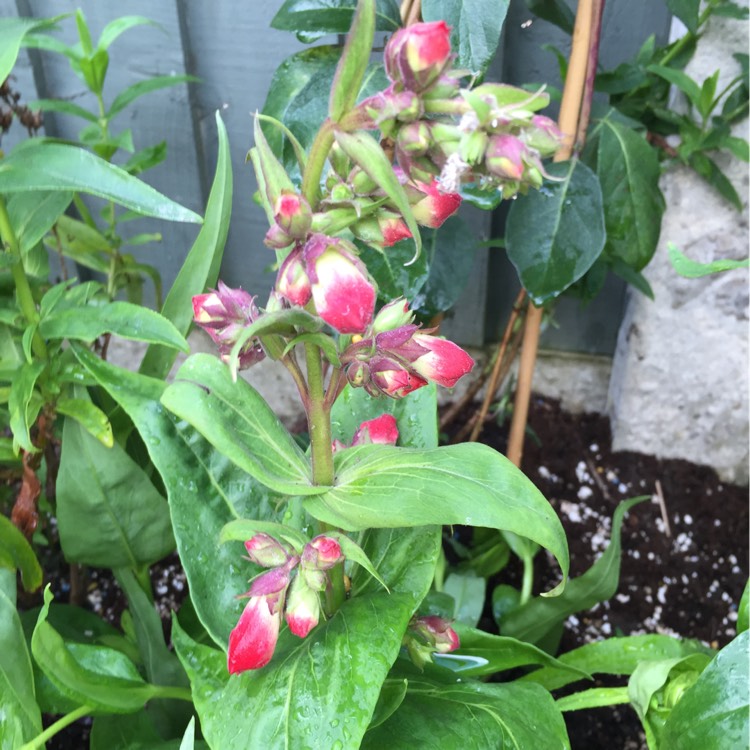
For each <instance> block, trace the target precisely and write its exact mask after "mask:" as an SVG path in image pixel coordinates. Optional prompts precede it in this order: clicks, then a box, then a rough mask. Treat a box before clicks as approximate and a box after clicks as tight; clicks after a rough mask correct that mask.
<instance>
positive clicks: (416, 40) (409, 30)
mask: <svg viewBox="0 0 750 750" xmlns="http://www.w3.org/2000/svg"><path fill="white" fill-rule="evenodd" d="M384 57H385V70H386V73H387V74H388V77H389V78H390V79H391V80H392V81H393V82H394V83H398V84H402V85H403V86H404V87H405V88H407V89H409V90H410V91H415V92H417V93H420V92H421V91H424V90H425V89H427V88H428V87H429V86H430V84H432V83H433V82H434V81H436V80H437V79H438V78H439V77H440V74H441V73H442V72H443V70H445V68H446V67H447V65H448V63H449V62H450V57H451V42H450V28H449V27H448V25H447V24H446V23H445V21H434V22H432V23H415V24H413V25H412V26H407V27H406V28H404V29H400V30H399V31H397V32H396V33H395V34H394V35H393V36H392V37H391V38H390V40H389V41H388V44H387V45H386V47H385V53H384Z"/></svg>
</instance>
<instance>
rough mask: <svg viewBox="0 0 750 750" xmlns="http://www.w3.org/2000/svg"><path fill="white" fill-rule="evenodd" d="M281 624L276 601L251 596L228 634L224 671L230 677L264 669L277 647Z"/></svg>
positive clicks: (269, 598)
mask: <svg viewBox="0 0 750 750" xmlns="http://www.w3.org/2000/svg"><path fill="white" fill-rule="evenodd" d="M280 622H281V606H280V604H279V600H278V599H274V598H273V597H266V596H251V597H250V601H249V602H248V603H247V606H246V607H245V609H244V611H243V612H242V615H241V617H240V619H239V622H238V623H237V625H236V626H235V627H234V629H233V630H232V632H231V633H230V634H229V651H228V652H227V668H228V669H229V673H230V674H237V673H239V672H244V671H246V670H248V669H260V668H261V667H265V666H266V664H268V662H269V661H271V657H272V656H273V652H274V649H275V648H276V641H277V640H278V637H279V625H280Z"/></svg>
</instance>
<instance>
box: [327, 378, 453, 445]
mask: <svg viewBox="0 0 750 750" xmlns="http://www.w3.org/2000/svg"><path fill="white" fill-rule="evenodd" d="M382 414H392V415H393V416H394V417H395V418H396V425H397V426H398V434H399V443H400V444H401V445H404V446H409V447H412V448H437V445H438V430H437V388H436V387H435V385H433V384H431V385H429V386H425V387H424V388H419V389H418V390H416V391H413V392H412V393H410V394H409V395H408V396H405V397H404V398H401V399H391V398H387V399H386V398H374V397H373V396H370V395H369V394H368V393H367V392H366V391H365V389H364V388H352V387H351V386H348V385H347V386H346V388H344V390H343V391H342V392H341V395H340V396H339V397H338V398H337V399H336V401H335V403H334V404H333V409H332V410H331V429H332V431H333V439H334V440H340V441H341V442H342V443H344V445H349V444H350V443H351V442H352V438H353V437H354V433H355V432H356V431H357V429H358V428H359V426H360V425H361V424H362V422H366V421H368V420H370V419H375V418H376V417H379V416H381V415H382Z"/></svg>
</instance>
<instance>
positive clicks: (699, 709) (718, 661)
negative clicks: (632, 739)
mask: <svg viewBox="0 0 750 750" xmlns="http://www.w3.org/2000/svg"><path fill="white" fill-rule="evenodd" d="M749 640H750V634H749V633H748V631H745V632H744V633H742V634H741V635H738V636H737V637H736V638H735V639H734V640H733V641H732V642H731V643H730V644H729V645H728V646H726V647H724V648H723V649H722V650H721V651H719V653H718V654H717V655H716V658H715V659H714V660H713V661H712V662H711V663H710V664H709V665H708V667H706V669H705V671H704V672H703V674H701V676H700V677H699V678H698V680H697V682H696V683H695V684H694V685H693V686H692V687H691V688H690V689H689V690H687V691H686V692H685V693H684V694H683V696H682V698H680V700H679V701H678V703H677V705H676V706H675V707H674V708H673V709H672V713H671V714H670V715H669V718H668V719H667V721H666V724H665V725H664V733H663V738H662V746H661V747H662V748H663V749H664V750H724V748H730V747H731V748H745V747H747V746H748V739H749V737H750V733H749V732H748V691H747V685H748V664H749V663H750V654H749V653H748V641H749Z"/></svg>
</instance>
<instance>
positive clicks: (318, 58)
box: [263, 46, 388, 174]
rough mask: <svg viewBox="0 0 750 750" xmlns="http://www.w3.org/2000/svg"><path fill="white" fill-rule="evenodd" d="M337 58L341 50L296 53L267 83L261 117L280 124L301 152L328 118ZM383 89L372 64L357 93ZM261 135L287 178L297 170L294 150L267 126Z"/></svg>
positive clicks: (377, 69)
mask: <svg viewBox="0 0 750 750" xmlns="http://www.w3.org/2000/svg"><path fill="white" fill-rule="evenodd" d="M340 55H341V48H340V47H334V46H322V47H312V48H311V49H306V50H304V51H302V52H298V53H296V54H294V55H292V56H291V57H288V58H287V59H286V60H284V62H283V63H282V64H281V65H280V66H279V68H278V69H277V70H276V72H275V73H274V76H273V79H272V81H271V85H270V87H269V90H268V97H267V99H266V103H265V104H264V105H263V114H265V115H268V116H270V117H273V118H274V119H276V120H278V121H279V122H282V123H284V125H286V126H287V127H288V128H289V129H290V130H291V131H292V132H293V133H294V135H295V136H297V138H298V139H299V141H300V143H301V144H302V146H303V148H305V149H309V148H310V146H311V145H312V142H313V140H314V138H315V135H316V134H317V132H318V129H319V128H320V126H321V125H322V124H323V121H324V120H325V119H326V116H327V115H328V97H329V94H330V91H331V84H332V82H333V76H334V74H335V72H336V64H337V63H338V60H339V57H340ZM387 86H388V80H387V79H386V77H385V74H384V72H383V66H382V65H381V64H373V65H371V66H370V67H369V68H368V71H367V74H366V76H365V80H364V83H363V85H362V89H361V91H360V92H359V96H360V99H361V98H364V97H367V96H370V95H372V94H375V93H376V92H377V91H380V90H382V89H384V88H386V87H387ZM264 132H265V134H266V138H268V144H269V145H270V147H271V149H273V152H274V153H275V154H276V156H277V157H278V158H279V159H281V161H282V163H283V164H284V167H285V168H286V169H287V171H288V172H289V173H290V174H291V173H292V172H293V171H294V170H296V169H297V158H296V155H295V153H294V148H293V147H292V145H291V144H290V143H289V142H288V141H286V142H285V140H284V137H283V135H282V133H281V132H280V131H279V130H277V129H276V128H272V127H269V126H267V127H265V128H264Z"/></svg>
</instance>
